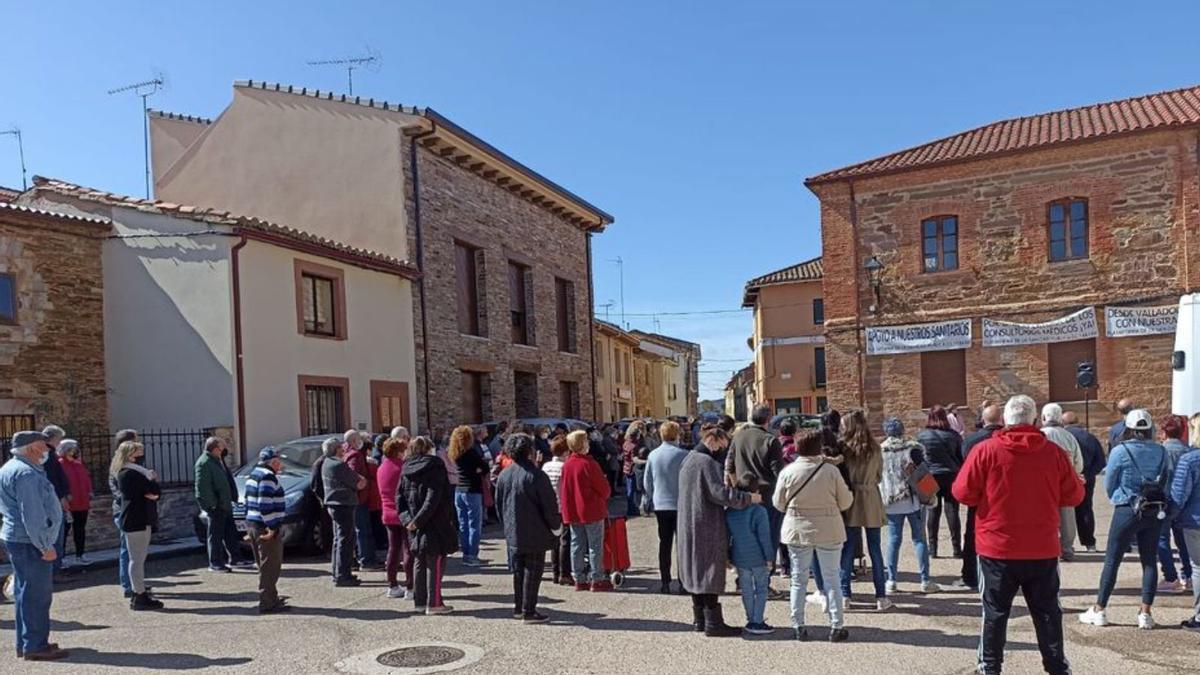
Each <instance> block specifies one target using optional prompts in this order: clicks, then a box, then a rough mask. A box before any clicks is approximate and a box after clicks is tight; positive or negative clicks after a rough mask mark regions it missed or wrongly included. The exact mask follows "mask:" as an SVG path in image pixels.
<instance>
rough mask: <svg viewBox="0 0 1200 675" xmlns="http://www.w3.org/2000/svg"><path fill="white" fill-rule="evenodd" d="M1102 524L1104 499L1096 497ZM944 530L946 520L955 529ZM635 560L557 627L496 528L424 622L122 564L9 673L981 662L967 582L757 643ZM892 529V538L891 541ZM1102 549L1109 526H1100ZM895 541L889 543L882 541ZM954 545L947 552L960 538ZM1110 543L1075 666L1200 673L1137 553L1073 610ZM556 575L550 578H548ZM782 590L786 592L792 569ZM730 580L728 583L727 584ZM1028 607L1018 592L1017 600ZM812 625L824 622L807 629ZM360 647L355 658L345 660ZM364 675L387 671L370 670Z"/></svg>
mask: <svg viewBox="0 0 1200 675" xmlns="http://www.w3.org/2000/svg"><path fill="white" fill-rule="evenodd" d="M1100 508H1101V512H1100V513H1098V520H1100V521H1101V522H1103V523H1105V524H1107V522H1108V519H1109V514H1110V510H1109V509H1108V508H1107V506H1103V507H1100ZM944 529H945V528H943V531H944ZM629 532H630V547H631V553H632V558H633V561H634V569H633V570H632V571H631V575H630V578H629V579H628V580H627V582H626V584H625V586H624V588H622V589H621V590H619V591H617V592H614V593H604V594H593V593H576V592H575V591H574V590H573V589H570V590H569V589H566V588H563V587H559V586H553V585H549V584H547V585H544V586H543V597H544V604H543V606H542V609H543V610H544V611H545V612H546V613H547V614H549V615H550V617H551V618H552V623H551V624H549V625H543V626H524V625H522V624H521V623H520V622H518V621H514V620H513V619H512V618H511V614H510V611H511V610H510V606H511V605H510V603H511V601H512V595H511V593H512V584H511V578H510V577H509V576H508V575H507V573H506V572H505V571H504V567H503V565H502V564H499V565H497V564H494V561H502V560H503V557H504V553H503V544H502V543H501V542H500V541H498V539H497V538H498V537H499V536H500V535H499V532H498V531H497V530H495V529H494V528H491V529H489V530H488V532H487V539H486V540H485V543H484V548H483V553H482V557H483V558H485V559H489V560H491V561H493V564H491V565H488V566H487V567H484V568H481V569H469V568H464V567H462V566H461V565H459V564H458V562H457V560H455V561H452V562H451V564H450V567H449V570H448V573H447V578H446V596H447V600H448V602H449V603H451V604H452V605H453V606H454V607H455V609H456V611H455V612H454V613H453V614H450V615H447V616H437V617H426V616H419V615H416V614H414V613H412V612H411V611H409V606H410V605H411V603H406V602H405V601H403V600H393V599H388V598H387V597H385V596H384V591H385V590H386V587H385V583H384V580H383V574H382V573H365V574H363V575H362V577H363V579H364V582H365V583H364V585H363V586H362V587H359V588H333V587H332V584H330V583H329V579H328V576H327V571H326V570H327V563H325V562H323V561H320V560H314V559H295V558H289V559H288V560H287V561H286V562H285V566H284V572H283V579H281V581H280V590H281V592H282V593H284V594H286V595H289V596H290V597H291V603H292V605H293V606H294V609H293V611H292V612H290V613H289V614H284V615H276V616H271V617H259V616H258V615H257V613H256V612H255V611H254V606H255V595H256V593H255V589H256V575H255V574H254V573H253V572H234V573H232V574H213V573H210V572H208V571H207V570H206V569H205V568H204V565H203V560H202V559H201V557H199V556H190V557H186V558H177V559H174V560H164V561H152V562H151V563H150V564H149V574H151V575H152V578H151V583H152V584H153V585H154V586H155V594H156V595H157V596H158V597H159V598H160V599H162V600H163V601H164V602H165V603H166V609H165V610H163V611H162V612H156V613H137V614H135V613H133V612H130V611H129V610H128V609H127V604H126V602H125V601H123V600H121V599H120V597H119V590H118V589H117V587H116V586H115V583H110V579H112V578H113V577H115V574H116V573H115V571H114V570H112V569H100V570H94V571H91V572H89V573H88V574H86V575H84V578H83V579H82V580H81V581H78V582H75V583H72V584H71V585H69V586H66V587H63V588H62V589H61V591H60V592H58V593H56V594H55V598H54V607H53V610H52V616H53V618H54V634H53V636H52V639H53V640H54V641H56V642H58V643H60V644H61V645H62V646H63V647H64V648H67V649H70V650H71V658H70V659H69V660H67V661H63V662H59V663H56V664H35V663H29V662H25V661H17V660H16V659H15V657H14V654H13V634H12V616H13V614H12V611H13V610H12V605H11V604H5V605H4V606H3V607H0V629H2V630H3V633H4V635H3V636H0V672H10V673H18V672H20V673H38V672H60V673H93V672H95V673H100V672H113V673H116V672H120V673H134V672H143V671H146V670H160V669H169V670H197V671H221V672H230V673H235V672H237V673H240V672H246V673H249V672H257V673H262V672H275V671H286V672H289V673H330V672H337V671H338V669H339V664H340V667H341V668H343V669H348V668H351V667H352V666H353V664H355V663H360V662H365V663H374V655H375V654H376V653H377V652H382V651H384V650H386V649H389V648H392V647H397V646H401V645H406V644H414V643H450V644H461V645H470V646H473V647H475V648H478V650H482V654H481V655H480V654H478V650H470V649H467V650H466V651H468V652H473V653H475V655H476V656H479V660H478V661H477V662H475V663H474V664H470V665H467V666H466V667H465V668H463V669H462V670H461V671H460V672H478V673H498V672H545V673H550V672H552V673H612V672H619V671H631V670H636V671H641V672H651V673H684V672H688V673H701V672H703V673H709V672H711V673H730V672H734V673H736V672H757V673H763V672H782V671H784V670H787V671H791V672H803V673H817V672H838V673H856V672H861V673H876V672H893V671H895V672H904V673H914V674H915V673H931V674H932V673H971V672H974V670H973V664H974V661H975V650H976V646H977V644H978V640H977V635H978V627H979V607H978V602H977V600H976V598H974V597H973V596H971V595H970V594H967V593H938V594H933V595H919V594H914V593H901V594H900V595H898V596H894V600H895V601H896V603H897V607H896V608H895V609H893V610H891V611H888V612H884V613H877V612H875V611H874V610H873V607H871V608H868V607H867V606H866V605H861V606H854V607H852V608H851V609H850V611H849V613H848V614H847V621H846V624H847V626H848V627H849V629H850V641H849V642H845V643H841V644H829V643H828V642H825V641H823V640H816V641H812V642H808V643H804V644H800V643H796V642H793V641H791V640H789V639H788V638H789V637H790V631H789V630H782V629H781V630H779V631H778V632H777V633H776V634H775V635H773V636H767V637H763V638H755V639H752V640H750V639H745V640H743V639H731V640H714V639H706V638H704V637H703V636H700V635H696V634H694V633H692V632H691V630H690V626H689V625H688V624H689V621H690V608H689V605H690V601H689V599H688V598H687V597H685V596H663V595H659V594H658V593H657V592H656V591H657V587H658V582H657V572H656V570H654V569H653V566H654V564H655V562H654V561H655V560H656V547H657V541H656V535H655V529H654V523H653V519H652V518H638V519H634V520H632V521H630V524H629ZM885 539H886V537H885ZM1100 543H1101V545H1103V543H1104V537H1103V536H1102V537H1101V542H1100ZM885 546H886V542H885ZM949 548H950V547H949V544H948V543H945V542H943V544H942V549H943V550H944V551H948V550H949ZM1102 562H1103V556H1102V554H1087V553H1085V554H1081V555H1079V556H1078V561H1077V562H1074V563H1069V564H1064V565H1063V592H1062V603H1063V606H1064V609H1065V610H1066V612H1067V615H1066V617H1065V621H1064V624H1065V626H1066V635H1067V641H1068V655H1069V657H1070V659H1071V661H1072V664H1073V666H1074V671H1075V672H1076V673H1109V672H1120V673H1122V674H1131V673H1184V672H1200V649H1197V645H1200V635H1197V634H1195V633H1190V632H1186V631H1182V630H1179V629H1178V628H1175V626H1177V625H1178V623H1179V621H1181V620H1182V619H1184V618H1186V617H1187V616H1188V614H1189V608H1190V606H1191V598H1190V596H1184V595H1172V596H1169V597H1162V596H1160V598H1159V600H1158V601H1157V603H1156V606H1155V616H1156V618H1157V619H1158V621H1159V623H1160V625H1161V626H1162V628H1160V629H1159V630H1155V631H1152V632H1143V631H1138V630H1137V629H1136V628H1135V615H1136V611H1137V610H1136V604H1137V602H1138V591H1137V587H1136V584H1137V578H1138V575H1139V570H1138V566H1137V564H1136V562H1135V561H1134V560H1133V558H1132V557H1129V558H1127V559H1126V563H1125V565H1124V566H1123V567H1122V569H1121V577H1120V583H1119V584H1118V588H1117V592H1116V594H1115V595H1114V597H1113V601H1112V603H1111V606H1110V609H1109V617H1110V621H1111V622H1113V623H1114V624H1115V625H1112V626H1110V627H1108V628H1104V629H1100V628H1093V627H1090V626H1083V625H1081V624H1079V623H1078V621H1077V620H1076V617H1075V615H1076V614H1077V613H1078V612H1079V611H1081V610H1082V609H1083V608H1085V607H1086V606H1087V605H1088V603H1089V602H1090V601H1092V599H1093V598H1094V594H1095V585H1096V582H1097V580H1098V579H1099V576H1100V567H1101V565H1102ZM958 564H959V561H957V560H953V559H938V560H934V561H933V571H934V575H935V577H936V579H937V580H939V581H942V582H949V581H951V580H952V579H953V578H954V575H955V571H956V570H957V568H958ZM901 568H902V570H908V573H905V574H903V575H902V577H901V583H900V585H901V590H902V591H904V590H905V589H910V590H911V589H915V588H916V587H917V583H916V575H915V565H914V564H913V559H912V555H911V548H909V547H907V545H906V550H905V552H904V557H903V558H902V563H901ZM547 575H548V573H547ZM773 583H774V585H775V587H776V588H780V589H783V588H786V585H785V582H784V580H782V579H775V580H774V581H773ZM730 585H731V590H732V579H730ZM854 588H855V591H856V593H858V594H859V595H858V596H857V597H860V598H863V599H865V598H866V597H868V596H869V595H870V593H869V590H868V587H867V584H865V583H862V582H856V583H855V587H854ZM722 604H723V606H724V608H725V614H726V618H727V619H728V620H729V621H730V623H741V622H743V621H744V614H743V612H742V608H741V602H740V599H739V598H738V597H736V596H734V595H732V594H730V595H726V596H725V597H724V598H723V599H722ZM1018 605H1020V600H1018ZM1014 614H1015V616H1014V619H1013V622H1012V624H1011V625H1010V629H1009V642H1008V661H1007V664H1006V665H1007V666H1008V668H1007V672H1014V673H1034V672H1040V671H1041V668H1040V658H1039V655H1038V652H1037V648H1036V642H1035V639H1034V635H1033V630H1032V625H1031V623H1030V622H1029V620H1028V617H1027V616H1026V615H1025V613H1024V610H1023V609H1017V610H1015V612H1014ZM767 621H768V622H769V623H771V624H773V625H775V626H777V627H787V626H788V625H789V619H788V606H787V602H786V601H772V602H770V603H769V604H768V610H767ZM807 622H808V624H809V626H810V629H811V627H813V626H816V627H817V628H818V630H817V631H815V634H816V635H817V636H823V635H824V631H823V627H824V626H825V625H826V623H825V618H824V617H823V616H821V615H820V614H819V613H818V612H817V611H816V609H815V608H814V607H811V606H810V607H809V610H808V613H807ZM810 632H814V631H811V630H810ZM356 655H357V656H360V657H361V660H360V661H354V660H353V659H352V658H351V657H354V656H356ZM359 672H379V673H383V672H397V673H398V672H412V671H400V670H393V671H388V669H387V668H385V667H383V666H375V667H370V668H366V669H363V670H360V671H359Z"/></svg>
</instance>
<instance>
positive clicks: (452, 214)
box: [403, 137, 593, 429]
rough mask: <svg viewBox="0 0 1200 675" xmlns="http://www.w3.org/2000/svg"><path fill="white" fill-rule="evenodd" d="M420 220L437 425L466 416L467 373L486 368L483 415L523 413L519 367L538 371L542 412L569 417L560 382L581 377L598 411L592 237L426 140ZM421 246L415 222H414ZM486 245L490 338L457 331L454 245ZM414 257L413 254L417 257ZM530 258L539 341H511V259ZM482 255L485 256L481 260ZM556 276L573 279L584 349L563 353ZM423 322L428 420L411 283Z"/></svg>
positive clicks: (587, 401) (421, 400)
mask: <svg viewBox="0 0 1200 675" xmlns="http://www.w3.org/2000/svg"><path fill="white" fill-rule="evenodd" d="M411 142H412V141H411V139H409V138H407V137H406V138H405V139H404V154H403V156H404V157H405V158H406V161H405V163H404V170H405V172H406V174H408V173H410V170H409V163H408V161H407V158H408V157H409V144H410V143H411ZM417 158H418V159H417V166H418V168H417V171H418V173H419V183H420V200H421V204H420V208H421V226H422V230H423V239H424V241H423V244H424V254H425V260H424V274H425V278H424V283H425V291H426V311H427V312H428V316H427V317H424V320H425V321H426V331H427V333H428V342H429V344H428V351H429V364H428V365H429V378H430V396H429V398H430V405H429V407H430V408H431V411H430V412H431V415H430V417H431V418H432V423H433V425H434V426H440V427H443V428H447V429H448V428H450V427H453V426H454V425H457V424H460V423H462V422H463V421H464V420H463V419H462V400H463V393H462V381H461V371H463V370H471V371H477V372H484V373H486V374H487V377H486V378H485V387H486V388H487V389H488V391H489V395H488V396H487V397H486V398H487V400H485V403H484V414H485V416H489V417H490V419H495V420H501V419H509V418H512V417H513V416H514V414H515V412H516V400H515V399H516V392H515V387H514V381H513V371H514V370H519V371H523V372H530V373H536V374H537V401H538V408H539V414H540V415H542V416H558V415H563V414H564V411H563V410H560V408H561V405H562V402H561V400H560V399H561V397H560V396H559V382H561V381H571V382H578V383H579V392H580V405H579V408H580V410H581V411H582V414H583V415H584V416H585V417H591V411H592V399H593V388H592V379H591V359H590V346H589V345H590V344H591V340H590V332H589V320H590V317H591V310H590V307H589V298H588V287H589V281H590V278H589V275H590V270H589V268H588V259H587V235H586V233H585V232H584V231H583V230H581V229H579V228H578V227H576V226H574V225H572V224H570V223H568V222H567V221H565V220H563V219H561V218H559V217H558V216H555V215H554V214H552V213H550V212H549V211H547V210H546V209H544V208H542V207H539V206H537V205H535V204H532V203H530V202H528V201H526V200H524V199H522V198H521V197H519V196H518V195H515V194H513V193H511V192H510V191H508V190H505V189H504V188H502V187H499V186H497V185H495V184H494V183H492V182H490V181H488V180H485V179H484V178H482V177H480V176H478V175H476V174H474V173H471V172H470V171H468V170H466V169H464V168H462V167H459V166H457V165H455V164H454V163H453V162H450V161H447V160H446V159H443V158H441V157H440V156H438V155H437V154H436V153H433V152H430V151H429V150H426V149H424V148H420V147H419V149H418V151H417ZM406 178H407V181H406V195H407V208H408V214H409V222H410V223H415V220H414V204H413V201H412V195H413V190H412V176H411V175H408V176H406ZM409 230H410V236H409V242H410V245H411V246H412V247H413V248H412V249H411V250H414V251H415V250H416V249H415V245H416V242H415V232H414V230H415V228H409ZM456 241H459V242H462V243H465V244H468V245H470V246H473V247H476V248H478V249H479V250H480V251H481V253H482V258H483V263H484V264H483V265H477V267H478V269H480V270H485V272H484V275H485V278H484V279H483V283H481V284H480V288H481V289H482V292H483V294H484V298H483V303H482V304H483V305H484V306H485V308H486V309H485V311H482V312H480V314H481V319H486V325H485V327H484V329H483V330H482V331H481V332H483V333H484V336H485V337H478V336H471V335H462V334H460V333H459V331H458V322H457V313H456V312H457V305H456V288H455V270H454V244H455V242H456ZM414 258H415V256H414ZM509 260H513V261H515V262H518V263H521V264H522V265H526V266H528V267H529V268H530V272H531V274H530V275H529V276H527V277H526V279H527V285H530V284H529V282H530V281H532V284H531V288H532V293H530V292H529V291H527V295H531V296H532V305H531V306H530V307H529V308H528V311H529V313H530V316H531V317H532V321H531V326H532V329H531V332H532V334H533V339H534V341H535V345H534V346H526V345H517V344H513V343H512V342H511V339H510V335H511V332H510V326H509V311H508V307H509V304H508V261H509ZM477 261H478V258H477ZM555 278H562V279H566V280H568V281H570V282H572V284H573V285H574V291H575V293H574V295H575V310H574V332H575V336H576V340H575V343H576V353H565V352H560V351H558V333H557V322H556V320H555ZM413 289H414V291H413V292H414V296H413V307H414V311H415V320H416V321H417V323H416V326H417V330H416V340H417V346H416V352H417V388H416V392H415V395H416V396H417V401H418V411H419V412H418V419H419V420H420V421H421V426H424V422H425V419H426V412H425V411H426V403H425V390H424V378H425V367H424V363H423V359H424V352H425V350H424V347H425V345H424V340H425V337H424V336H423V335H422V333H421V328H420V326H421V323H420V322H421V321H422V317H421V308H420V295H419V290H418V286H417V284H413Z"/></svg>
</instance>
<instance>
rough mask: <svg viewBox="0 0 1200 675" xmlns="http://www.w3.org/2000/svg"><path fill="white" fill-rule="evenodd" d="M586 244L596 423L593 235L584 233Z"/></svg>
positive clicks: (598, 414) (596, 419)
mask: <svg viewBox="0 0 1200 675" xmlns="http://www.w3.org/2000/svg"><path fill="white" fill-rule="evenodd" d="M583 238H584V242H585V244H586V245H587V272H588V275H587V281H588V353H589V354H591V355H592V357H591V364H592V421H593V422H596V421H598V420H599V418H600V412H599V410H600V409H599V402H598V401H597V397H596V322H595V316H594V314H595V312H596V309H595V307H596V305H595V303H596V297H595V289H593V288H592V233H591V232H584V234H583Z"/></svg>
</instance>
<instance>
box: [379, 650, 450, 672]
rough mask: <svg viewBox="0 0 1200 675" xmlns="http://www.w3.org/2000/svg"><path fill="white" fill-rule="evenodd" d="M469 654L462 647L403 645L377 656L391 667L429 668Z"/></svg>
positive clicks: (381, 662)
mask: <svg viewBox="0 0 1200 675" xmlns="http://www.w3.org/2000/svg"><path fill="white" fill-rule="evenodd" d="M466 655H467V653H466V652H464V651H463V650H461V649H457V648H455V647H445V646H419V647H401V648H400V649H393V650H391V651H388V652H384V653H382V654H380V655H379V656H377V657H375V660H376V661H378V662H379V663H380V664H381V665H384V666H387V667H389V668H428V667H430V666H444V665H447V664H450V663H454V662H455V661H458V660H459V659H462V658H463V657H465V656H466Z"/></svg>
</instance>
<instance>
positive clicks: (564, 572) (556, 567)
mask: <svg viewBox="0 0 1200 675" xmlns="http://www.w3.org/2000/svg"><path fill="white" fill-rule="evenodd" d="M550 563H551V571H553V572H554V583H558V580H559V579H561V578H563V577H564V576H570V574H571V528H570V527H569V526H568V527H563V533H562V534H561V535H560V536H559V537H558V545H557V546H555V547H554V548H552V549H550Z"/></svg>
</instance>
